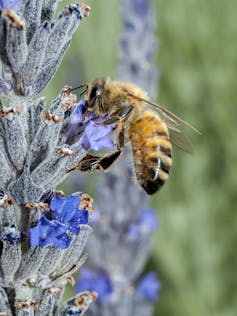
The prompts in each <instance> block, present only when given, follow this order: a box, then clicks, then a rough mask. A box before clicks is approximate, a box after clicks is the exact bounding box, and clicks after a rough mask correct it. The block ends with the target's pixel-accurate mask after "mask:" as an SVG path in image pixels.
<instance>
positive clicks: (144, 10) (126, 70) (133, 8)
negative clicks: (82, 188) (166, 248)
mask: <svg viewBox="0 0 237 316" xmlns="http://www.w3.org/2000/svg"><path fill="white" fill-rule="evenodd" d="M121 9H122V21H123V34H122V36H121V39H120V46H119V47H120V49H119V66H118V77H119V78H120V79H121V80H123V81H129V82H132V83H134V84H137V85H138V86H140V87H141V88H143V89H145V90H146V91H147V92H148V94H149V96H150V98H151V99H152V98H153V99H154V98H155V97H156V93H157V79H158V70H157V68H156V67H155V66H154V54H155V52H156V48H157V39H156V38H155V35H154V28H155V23H154V14H153V8H152V5H151V2H150V0H121ZM124 156H125V157H124V158H123V159H121V160H120V161H119V163H118V164H117V165H116V167H114V168H113V169H112V170H111V171H110V172H109V173H108V174H106V175H104V176H103V177H102V179H101V180H100V181H99V182H98V183H97V185H96V186H97V187H98V188H99V189H98V201H97V202H98V203H97V206H96V211H95V213H94V216H93V222H92V225H93V230H94V234H93V236H92V238H91V239H90V240H89V242H88V255H89V264H88V267H86V268H83V269H81V271H80V275H79V278H78V282H77V290H78V291H81V290H82V289H83V288H87V289H91V290H95V291H96V292H98V294H99V295H98V300H97V302H96V303H95V304H93V305H92V306H91V307H90V308H89V310H88V312H87V313H88V315H90V316H95V315H97V316H98V315H103V316H107V315H116V316H119V315H123V316H125V315H127V316H130V315H138V316H139V315H146V316H149V315H151V314H152V311H153V306H154V301H156V300H157V299H158V292H159V290H160V283H159V281H158V279H157V277H156V274H155V273H154V272H151V273H148V274H147V275H146V276H145V277H143V278H141V273H142V270H143V268H144V266H145V264H146V262H147V259H148V256H149V251H150V248H151V239H152V232H153V231H154V230H155V229H156V228H157V220H156V215H155V212H154V210H152V209H150V208H148V206H147V198H146V195H145V193H144V192H141V191H140V190H139V189H138V187H137V186H136V184H135V183H134V181H133V180H132V178H133V170H132V168H131V167H130V165H129V163H128V160H131V159H132V158H131V157H130V156H131V153H130V151H128V152H126V153H125V155H124Z"/></svg>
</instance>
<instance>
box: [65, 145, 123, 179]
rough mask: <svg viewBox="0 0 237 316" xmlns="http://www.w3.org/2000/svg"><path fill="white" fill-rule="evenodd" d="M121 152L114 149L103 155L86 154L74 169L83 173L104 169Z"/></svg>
mask: <svg viewBox="0 0 237 316" xmlns="http://www.w3.org/2000/svg"><path fill="white" fill-rule="evenodd" d="M121 154H122V151H121V150H116V151H114V152H112V153H109V154H106V155H104V156H93V155H86V156H85V157H84V158H82V160H81V161H80V162H79V163H78V165H77V166H76V167H75V168H74V169H77V170H79V171H81V172H83V173H92V172H95V171H98V170H102V171H106V170H107V169H108V168H109V167H111V166H112V164H113V163H114V162H115V161H116V160H117V159H118V158H119V157H120V155H121ZM72 170H73V169H72ZM69 171H71V170H69Z"/></svg>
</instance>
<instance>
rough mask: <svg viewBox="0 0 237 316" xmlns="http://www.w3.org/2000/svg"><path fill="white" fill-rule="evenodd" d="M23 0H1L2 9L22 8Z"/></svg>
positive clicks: (16, 9)
mask: <svg viewBox="0 0 237 316" xmlns="http://www.w3.org/2000/svg"><path fill="white" fill-rule="evenodd" d="M20 8H21V0H0V9H12V10H15V11H18V10H20Z"/></svg>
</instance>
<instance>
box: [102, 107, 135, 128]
mask: <svg viewBox="0 0 237 316" xmlns="http://www.w3.org/2000/svg"><path fill="white" fill-rule="evenodd" d="M133 109H134V107H133V106H132V105H129V106H128V107H126V108H125V109H124V108H123V109H122V110H119V111H118V112H116V113H114V115H112V116H111V117H110V118H109V119H107V120H105V121H103V122H101V124H102V125H109V124H113V123H116V122H124V121H126V120H127V119H128V118H129V116H130V114H131V112H132V110H133Z"/></svg>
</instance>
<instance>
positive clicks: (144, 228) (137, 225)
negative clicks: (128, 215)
mask: <svg viewBox="0 0 237 316" xmlns="http://www.w3.org/2000/svg"><path fill="white" fill-rule="evenodd" d="M157 226H158V221H157V218H156V213H155V211H154V210H152V209H142V210H141V211H140V216H139V220H138V221H137V222H134V223H131V224H130V225H129V226H128V229H127V234H128V237H129V239H136V238H137V237H138V235H140V234H144V233H149V234H150V233H151V231H154V230H155V229H156V228H157Z"/></svg>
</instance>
